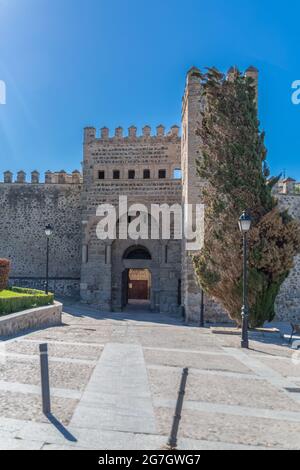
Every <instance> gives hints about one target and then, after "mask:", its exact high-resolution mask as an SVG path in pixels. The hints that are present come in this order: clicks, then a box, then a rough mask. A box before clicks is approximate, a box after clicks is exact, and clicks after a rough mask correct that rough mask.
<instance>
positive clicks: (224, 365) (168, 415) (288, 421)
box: [0, 304, 300, 450]
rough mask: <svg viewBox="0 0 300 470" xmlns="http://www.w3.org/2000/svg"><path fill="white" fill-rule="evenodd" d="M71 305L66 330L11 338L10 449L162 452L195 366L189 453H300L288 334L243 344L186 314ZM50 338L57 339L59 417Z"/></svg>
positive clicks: (5, 432) (2, 366)
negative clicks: (43, 381)
mask: <svg viewBox="0 0 300 470" xmlns="http://www.w3.org/2000/svg"><path fill="white" fill-rule="evenodd" d="M64 310H65V312H67V313H64V316H63V322H64V324H63V326H61V327H52V328H48V329H45V330H42V331H37V332H33V333H29V334H26V335H23V336H19V337H17V338H14V339H10V340H8V341H5V342H2V343H0V346H1V357H0V362H1V363H0V448H1V449H43V450H48V449H103V450H105V449H109V450H111V449H157V450H159V449H163V448H165V446H166V443H167V440H168V435H169V433H170V430H171V424H172V418H173V415H174V409H175V404H176V398H177V393H178V388H179V383H180V379H181V373H182V369H183V368H184V367H188V368H189V375H188V379H187V387H186V395H185V401H184V408H183V412H182V421H181V424H180V428H179V435H178V448H180V449H197V450H198V449H199V450H201V449H251V448H253V449H260V448H275V449H281V448H284V449H299V448H300V437H299V436H300V393H299V392H300V361H299V363H298V364H297V362H296V361H295V360H294V361H293V360H292V354H293V353H294V351H293V350H291V349H290V347H288V345H287V341H286V340H284V339H281V338H279V336H276V335H274V336H272V339H271V340H269V339H268V338H266V337H263V336H255V337H254V338H252V340H251V349H250V350H249V351H245V350H243V351H242V350H241V349H240V348H239V337H237V336H229V335H220V334H219V335H217V334H213V333H212V331H211V330H210V329H199V328H196V327H195V326H187V325H184V324H183V322H182V321H181V319H180V317H176V316H167V315H162V314H155V313H152V314H150V313H147V312H142V311H139V310H138V311H135V312H131V313H130V312H124V313H120V314H117V313H115V314H111V313H109V314H107V315H105V314H103V313H102V314H99V313H97V312H96V311H93V310H92V309H89V308H87V307H85V306H82V305H79V304H74V305H72V304H71V305H69V306H67V307H65V309H64ZM41 342H47V343H48V346H49V357H50V363H49V365H50V382H51V395H52V413H53V415H52V416H51V417H50V418H49V419H48V418H46V417H45V416H43V414H42V413H41V397H40V376H39V356H38V345H39V343H41ZM4 353H5V354H4Z"/></svg>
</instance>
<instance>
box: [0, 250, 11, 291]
mask: <svg viewBox="0 0 300 470" xmlns="http://www.w3.org/2000/svg"><path fill="white" fill-rule="evenodd" d="M9 271H10V261H9V260H8V259H5V258H0V291H1V290H4V289H6V288H7V286H8V279H9Z"/></svg>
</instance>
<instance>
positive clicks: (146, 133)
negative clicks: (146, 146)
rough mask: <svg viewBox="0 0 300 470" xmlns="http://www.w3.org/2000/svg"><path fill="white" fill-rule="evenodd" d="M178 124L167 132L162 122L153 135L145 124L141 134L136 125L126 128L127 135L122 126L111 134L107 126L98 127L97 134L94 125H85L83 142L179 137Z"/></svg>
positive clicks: (170, 138)
mask: <svg viewBox="0 0 300 470" xmlns="http://www.w3.org/2000/svg"><path fill="white" fill-rule="evenodd" d="M179 130H180V128H179V126H177V125H174V126H172V127H171V128H170V130H169V131H168V132H166V128H165V126H163V125H162V124H160V125H158V126H157V127H156V133H155V135H154V134H152V130H151V127H150V126H148V125H146V126H144V127H143V128H142V130H141V131H142V132H141V134H138V129H137V127H136V126H130V127H129V128H128V132H127V135H124V129H123V127H120V126H119V127H117V128H116V129H115V130H114V134H113V135H112V134H111V132H110V129H109V128H108V127H102V128H101V129H100V133H99V135H97V129H96V128H95V127H86V128H85V129H84V143H86V144H89V143H91V142H94V141H96V140H97V141H120V142H122V141H128V140H132V141H134V140H154V139H158V140H161V139H166V140H172V139H179V140H180V136H179Z"/></svg>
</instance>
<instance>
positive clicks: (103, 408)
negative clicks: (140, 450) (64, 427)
mask: <svg viewBox="0 0 300 470" xmlns="http://www.w3.org/2000/svg"><path fill="white" fill-rule="evenodd" d="M71 424H72V425H73V426H81V427H93V428H95V429H99V430H101V429H116V430H119V431H128V432H130V431H132V432H134V431H136V432H139V433H152V434H154V433H155V419H154V412H153V407H152V402H151V395H150V390H149V385H148V377H147V371H146V367H145V363H144V357H143V351H142V348H141V347H140V346H138V345H131V344H127V345H124V344H118V343H116V344H115V343H109V344H108V345H106V346H105V348H104V351H103V353H102V356H101V359H100V361H99V363H98V365H97V366H96V368H95V370H94V372H93V375H92V377H91V380H90V382H89V384H88V386H87V387H86V390H85V393H84V394H83V397H82V399H81V402H80V404H79V406H78V407H77V409H76V411H75V413H74V416H73V419H72V422H71Z"/></svg>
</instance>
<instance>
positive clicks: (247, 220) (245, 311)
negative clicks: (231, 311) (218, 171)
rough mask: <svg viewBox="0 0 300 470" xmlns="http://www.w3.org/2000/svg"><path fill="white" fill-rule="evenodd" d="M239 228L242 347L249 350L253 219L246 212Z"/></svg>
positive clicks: (240, 220) (241, 218)
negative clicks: (249, 235) (249, 264)
mask: <svg viewBox="0 0 300 470" xmlns="http://www.w3.org/2000/svg"><path fill="white" fill-rule="evenodd" d="M239 228H240V231H241V233H242V235H243V307H242V340H241V347H242V348H245V349H248V348H249V340H248V317H249V308H248V276H247V233H248V232H249V230H250V228H251V217H250V215H249V214H247V212H246V211H244V212H243V213H242V215H241V217H240V218H239Z"/></svg>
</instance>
